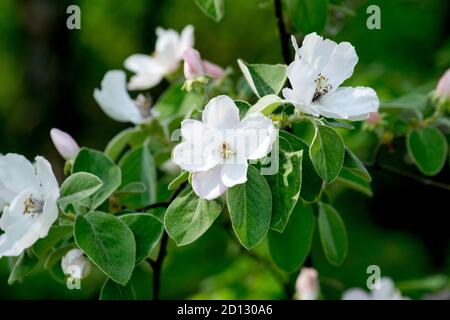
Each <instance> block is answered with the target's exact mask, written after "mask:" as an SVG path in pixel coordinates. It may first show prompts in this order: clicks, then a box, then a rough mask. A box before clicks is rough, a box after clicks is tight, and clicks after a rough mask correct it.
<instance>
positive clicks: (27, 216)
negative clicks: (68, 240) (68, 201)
mask: <svg viewBox="0 0 450 320" xmlns="http://www.w3.org/2000/svg"><path fill="white" fill-rule="evenodd" d="M58 197H59V187H58V182H57V181H56V178H55V176H54V174H53V172H52V168H51V166H50V163H48V161H47V160H45V159H44V158H42V157H36V163H35V165H33V164H32V163H31V162H30V161H28V160H27V159H26V158H25V157H23V156H21V155H17V154H7V155H5V156H1V157H0V202H3V204H4V208H3V214H2V216H1V217H0V228H1V229H2V230H3V231H4V233H3V234H2V235H1V236H0V258H2V257H3V256H8V257H11V256H18V255H20V254H21V253H22V252H23V251H24V250H25V249H27V248H29V247H31V246H32V245H33V244H34V243H35V242H36V241H37V240H38V239H39V238H44V237H46V236H47V234H48V231H49V229H50V227H51V226H52V224H53V223H54V222H55V221H56V219H57V217H58V206H57V202H56V201H57V200H58ZM1 209H2V208H0V210H1Z"/></svg>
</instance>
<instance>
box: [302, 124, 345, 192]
mask: <svg viewBox="0 0 450 320" xmlns="http://www.w3.org/2000/svg"><path fill="white" fill-rule="evenodd" d="M344 152H345V149H344V141H343V140H342V138H341V136H340V135H339V134H338V133H337V132H336V131H334V129H332V128H330V127H327V126H322V125H317V126H316V132H315V135H314V139H313V141H312V143H311V147H310V149H309V156H310V158H311V161H312V163H313V165H314V168H315V169H316V171H317V173H318V174H319V176H320V177H321V178H322V179H323V180H325V181H326V182H327V183H331V182H332V181H333V180H334V179H335V178H336V177H337V176H338V175H339V172H340V171H341V169H342V165H343V163H344Z"/></svg>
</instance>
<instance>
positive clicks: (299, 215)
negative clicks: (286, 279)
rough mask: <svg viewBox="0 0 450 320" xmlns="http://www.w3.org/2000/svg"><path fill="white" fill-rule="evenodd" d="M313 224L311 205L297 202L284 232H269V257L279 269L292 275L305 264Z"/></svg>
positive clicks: (314, 221)
mask: <svg viewBox="0 0 450 320" xmlns="http://www.w3.org/2000/svg"><path fill="white" fill-rule="evenodd" d="M315 224H316V220H315V217H314V210H313V208H312V207H311V205H306V204H303V203H302V202H301V201H298V203H297V205H296V206H295V208H294V210H293V211H292V214H291V218H290V220H289V223H288V224H287V226H286V228H285V230H284V232H283V233H279V232H274V231H269V234H268V240H269V251H270V256H271V257H272V260H273V261H274V262H275V264H276V265H277V266H278V267H279V268H280V269H282V270H284V271H286V272H288V273H292V272H294V271H297V270H298V269H299V268H300V266H301V265H302V264H303V263H304V262H305V260H306V258H307V257H308V254H309V251H310V249H311V243H312V238H313V234H314V227H315Z"/></svg>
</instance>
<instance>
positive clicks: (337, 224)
mask: <svg viewBox="0 0 450 320" xmlns="http://www.w3.org/2000/svg"><path fill="white" fill-rule="evenodd" d="M318 222H319V234H320V240H321V242H322V247H323V251H324V252H325V256H326V257H327V259H328V261H329V262H330V263H331V264H333V265H336V266H339V265H341V264H342V263H343V262H344V260H345V257H346V256H347V251H348V239H347V230H346V229H345V225H344V222H343V221H342V219H341V217H340V215H339V213H338V212H337V211H336V210H335V209H334V208H333V207H332V206H331V205H329V204H326V203H322V202H321V203H319V218H318Z"/></svg>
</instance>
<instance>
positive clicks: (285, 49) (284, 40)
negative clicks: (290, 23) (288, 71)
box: [274, 0, 291, 64]
mask: <svg viewBox="0 0 450 320" xmlns="http://www.w3.org/2000/svg"><path fill="white" fill-rule="evenodd" d="M274 5H275V16H276V17H277V23H278V33H279V34H280V43H281V52H282V54H283V60H284V63H286V64H289V63H290V62H291V57H290V56H291V55H290V52H289V34H288V33H287V32H286V26H285V24H284V20H283V8H282V6H281V0H274Z"/></svg>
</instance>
